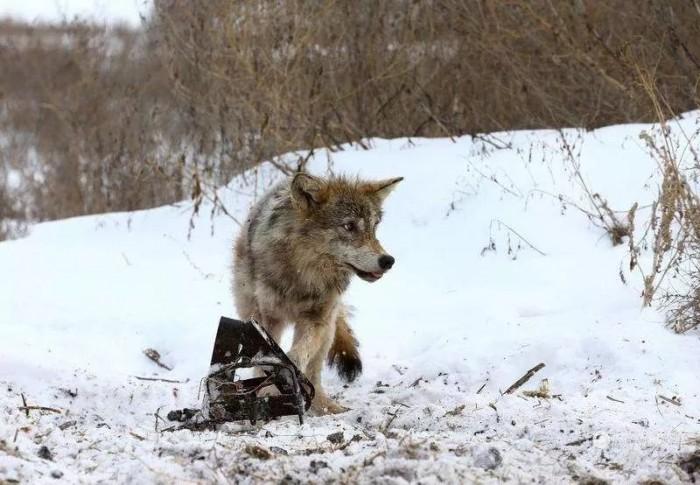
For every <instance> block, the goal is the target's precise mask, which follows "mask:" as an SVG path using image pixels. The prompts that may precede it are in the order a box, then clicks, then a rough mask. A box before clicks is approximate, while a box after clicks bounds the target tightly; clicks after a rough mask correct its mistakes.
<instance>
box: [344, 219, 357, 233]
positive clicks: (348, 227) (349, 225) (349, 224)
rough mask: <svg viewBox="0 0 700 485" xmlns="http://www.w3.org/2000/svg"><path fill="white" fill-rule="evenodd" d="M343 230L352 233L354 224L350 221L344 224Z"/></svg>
mask: <svg viewBox="0 0 700 485" xmlns="http://www.w3.org/2000/svg"><path fill="white" fill-rule="evenodd" d="M343 229H345V230H346V231H348V232H352V231H354V230H355V223H354V222H352V221H350V222H346V223H345V224H343Z"/></svg>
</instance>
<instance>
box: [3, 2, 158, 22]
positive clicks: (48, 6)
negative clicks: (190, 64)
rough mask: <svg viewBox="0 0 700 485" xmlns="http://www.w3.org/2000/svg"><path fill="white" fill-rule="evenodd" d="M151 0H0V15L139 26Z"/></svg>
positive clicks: (37, 19)
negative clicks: (78, 18) (89, 20)
mask: <svg viewBox="0 0 700 485" xmlns="http://www.w3.org/2000/svg"><path fill="white" fill-rule="evenodd" d="M150 4H151V0H0V17H12V18H16V19H22V20H26V21H30V22H32V21H44V22H46V21H60V20H62V19H64V18H68V19H72V18H74V17H76V16H79V17H82V18H89V19H91V20H96V21H98V22H100V23H101V22H104V21H106V22H107V23H116V22H122V23H124V22H125V23H128V24H131V25H138V24H139V22H140V19H139V13H147V12H148V9H149V6H150Z"/></svg>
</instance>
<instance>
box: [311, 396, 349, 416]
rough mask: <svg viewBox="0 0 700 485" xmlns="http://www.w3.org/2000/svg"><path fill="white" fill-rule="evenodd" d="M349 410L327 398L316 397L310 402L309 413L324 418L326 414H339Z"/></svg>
mask: <svg viewBox="0 0 700 485" xmlns="http://www.w3.org/2000/svg"><path fill="white" fill-rule="evenodd" d="M349 410H350V408H346V407H345V406H342V405H340V404H338V403H337V402H335V401H334V400H333V399H331V398H329V397H328V396H323V395H321V396H316V397H314V400H313V401H312V402H311V412H312V413H313V415H314V416H325V415H326V414H340V413H344V412H345V411H349Z"/></svg>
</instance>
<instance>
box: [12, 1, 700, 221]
mask: <svg viewBox="0 0 700 485" xmlns="http://www.w3.org/2000/svg"><path fill="white" fill-rule="evenodd" d="M699 59H700V11H699V10H698V9H697V8H696V5H695V3H693V2H688V1H686V0H649V1H646V2H637V1H634V0H611V1H608V2H600V1H596V0H572V1H566V2H551V1H549V0H508V1H495V0H487V1H483V0H445V1H440V2H437V1H424V2H415V1H412V0H387V1H382V2H377V1H374V0H358V1H356V2H347V1H340V0H336V1H329V2H315V1H313V2H312V1H309V0H289V1H285V2H273V1H266V0H246V1H241V0H233V1H232V0H210V1H206V2H191V1H189V0H155V2H154V12H153V16H152V18H151V19H150V20H149V21H148V22H147V23H146V25H145V26H144V28H143V29H140V30H129V29H126V28H110V29H105V28H97V27H95V26H90V25H86V24H81V23H68V24H64V25H61V26H26V25H20V24H13V23H9V22H6V23H4V24H2V25H0V65H2V66H3V68H2V69H0V96H3V110H2V112H0V129H2V130H3V133H6V134H7V136H8V137H9V141H8V143H9V144H10V145H11V146H12V149H13V150H14V153H16V154H17V156H16V157H14V160H13V166H14V167H15V169H17V170H19V172H20V173H22V174H23V181H24V183H23V189H24V190H23V192H22V194H21V196H22V200H23V202H24V205H25V207H26V208H27V209H28V210H27V211H23V212H26V213H27V214H28V217H30V218H31V219H35V220H42V219H53V218H59V217H66V216H71V215H77V214H86V213H93V212H103V211H113V210H132V209H137V208H146V207H151V206H155V205H159V204H164V203H168V202H173V201H176V200H180V199H182V198H184V197H186V196H187V195H191V196H192V197H193V199H195V204H196V207H198V205H197V204H198V203H199V202H201V201H202V200H203V199H205V198H209V199H211V200H214V201H216V195H215V192H214V191H213V188H214V187H216V186H218V185H220V184H222V183H225V182H227V181H228V180H230V178H231V177H232V176H233V175H235V174H237V173H240V172H241V171H242V170H244V169H246V168H249V167H252V166H254V165H256V164H257V163H259V162H260V161H262V160H269V159H273V157H274V156H276V155H279V154H281V153H284V152H287V151H290V150H296V149H303V148H314V147H321V146H323V147H331V148H333V149H335V148H337V147H338V146H339V145H341V144H343V143H347V142H357V143H360V144H361V145H363V146H364V141H363V140H364V139H366V138H367V137H374V136H379V137H399V136H453V135H461V134H476V133H480V132H489V131H493V130H506V129H514V128H542V127H561V126H582V127H586V128H592V127H596V126H601V125H604V124H610V123H618V122H631V121H650V120H652V119H655V116H656V111H655V108H654V104H653V103H652V102H651V101H650V99H649V97H648V96H647V95H646V92H645V90H644V89H643V86H642V85H641V83H640V82H639V77H638V75H637V72H636V70H635V66H636V65H641V66H642V67H643V68H645V69H647V70H650V71H653V73H654V77H653V82H654V86H655V89H656V90H657V91H658V92H659V93H661V94H662V95H663V97H664V99H665V100H666V101H667V102H668V104H669V106H670V107H671V109H672V110H673V111H674V112H682V111H685V110H688V109H691V108H693V107H695V106H697V105H698V79H699V77H700V74H699V73H700V63H699V61H698V60H699ZM281 168H282V169H283V170H284V167H281Z"/></svg>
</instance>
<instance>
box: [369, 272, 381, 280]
mask: <svg viewBox="0 0 700 485" xmlns="http://www.w3.org/2000/svg"><path fill="white" fill-rule="evenodd" d="M370 274H371V275H372V276H374V277H375V278H377V279H379V278H381V277H382V273H370Z"/></svg>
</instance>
